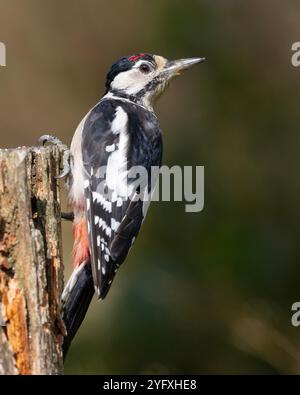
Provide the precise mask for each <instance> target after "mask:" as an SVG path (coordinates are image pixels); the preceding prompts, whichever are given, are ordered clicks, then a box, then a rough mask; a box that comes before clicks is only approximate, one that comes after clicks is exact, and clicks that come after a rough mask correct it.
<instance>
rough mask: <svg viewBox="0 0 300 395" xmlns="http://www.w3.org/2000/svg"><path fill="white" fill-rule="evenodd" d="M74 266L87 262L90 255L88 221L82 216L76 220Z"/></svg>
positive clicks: (74, 229) (74, 226)
mask: <svg viewBox="0 0 300 395" xmlns="http://www.w3.org/2000/svg"><path fill="white" fill-rule="evenodd" d="M73 232H74V245H73V266H74V267H77V266H79V265H80V264H82V263H83V262H86V261H87V260H88V259H89V257H90V248H89V238H88V230H87V222H86V219H85V218H81V219H79V220H78V221H76V222H74V225H73Z"/></svg>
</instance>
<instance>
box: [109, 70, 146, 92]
mask: <svg viewBox="0 0 300 395" xmlns="http://www.w3.org/2000/svg"><path fill="white" fill-rule="evenodd" d="M151 75H152V73H150V74H148V75H146V74H142V73H141V72H140V71H139V69H137V68H133V69H131V70H128V71H123V72H122V73H120V74H118V75H117V76H116V77H115V79H114V80H113V82H112V83H111V87H112V89H113V90H121V91H126V93H127V94H128V95H134V94H135V93H137V92H139V91H140V90H142V89H143V88H144V87H145V86H146V85H147V84H148V82H150V81H151V79H152V77H151Z"/></svg>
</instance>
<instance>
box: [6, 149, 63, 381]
mask: <svg viewBox="0 0 300 395" xmlns="http://www.w3.org/2000/svg"><path fill="white" fill-rule="evenodd" d="M61 156H62V153H61V152H60V150H59V149H58V147H56V146H49V147H45V148H44V147H41V148H18V149H11V150H0V321H3V322H2V326H1V322H0V374H60V373H62V369H63V362H62V351H61V343H62V335H63V333H64V326H63V324H62V321H61V318H60V295H61V292H62V287H63V264H62V259H61V256H62V254H61V223H60V221H61V219H60V197H59V188H58V182H57V180H56V179H55V178H54V176H55V175H57V174H58V173H59V165H60V161H61Z"/></svg>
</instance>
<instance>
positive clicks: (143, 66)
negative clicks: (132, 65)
mask: <svg viewBox="0 0 300 395" xmlns="http://www.w3.org/2000/svg"><path fill="white" fill-rule="evenodd" d="M140 71H141V72H142V73H144V74H148V73H150V71H151V67H150V66H149V65H148V64H147V63H143V64H141V65H140Z"/></svg>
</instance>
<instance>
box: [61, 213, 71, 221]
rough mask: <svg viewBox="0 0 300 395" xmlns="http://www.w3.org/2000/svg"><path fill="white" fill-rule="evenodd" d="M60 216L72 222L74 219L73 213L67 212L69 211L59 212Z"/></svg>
mask: <svg viewBox="0 0 300 395" xmlns="http://www.w3.org/2000/svg"><path fill="white" fill-rule="evenodd" d="M60 216H61V218H62V219H65V220H66V221H72V222H73V221H74V213H73V212H69V213H65V212H62V213H61V214H60Z"/></svg>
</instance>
